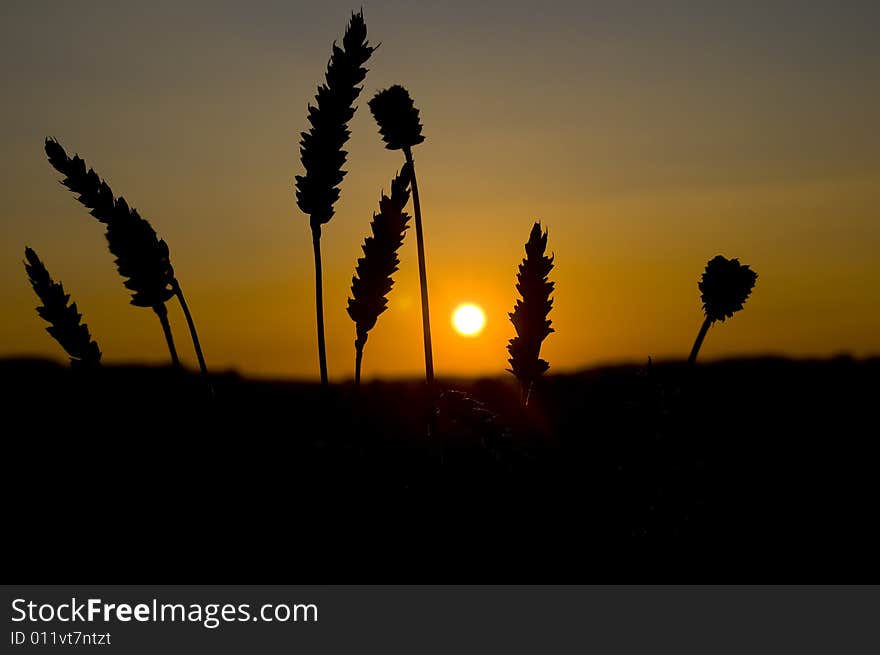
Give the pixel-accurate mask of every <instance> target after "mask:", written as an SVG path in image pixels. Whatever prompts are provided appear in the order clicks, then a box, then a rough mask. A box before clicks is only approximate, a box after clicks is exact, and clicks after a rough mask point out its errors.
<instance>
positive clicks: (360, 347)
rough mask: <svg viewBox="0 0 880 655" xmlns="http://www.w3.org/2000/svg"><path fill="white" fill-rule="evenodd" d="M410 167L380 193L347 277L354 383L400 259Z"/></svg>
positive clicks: (386, 306)
mask: <svg viewBox="0 0 880 655" xmlns="http://www.w3.org/2000/svg"><path fill="white" fill-rule="evenodd" d="M411 177H412V167H411V166H410V165H409V164H404V165H403V168H401V170H400V173H399V174H398V175H397V177H395V178H394V180H392V182H391V195H390V196H386V195H385V194H384V193H383V194H382V197H381V199H380V200H379V213H377V214H373V220H372V222H371V223H370V229H371V231H372V233H373V236H370V237H367V238H366V239H364V245H363V246H362V249H363V251H364V256H363V257H361V258H359V259H358V262H357V267H356V268H355V274H354V276H353V277H352V278H351V298H349V299H348V309H347V311H348V315H349V316H350V317H351V320H353V321H354V322H355V341H354V347H355V367H354V380H355V384H360V382H361V362H362V360H363V356H364V346H365V345H366V343H367V337H368V336H369V332H370V330H371V329H373V327H374V326H375V325H376V321H377V320H378V318H379V314H381V313H382V312H384V311H385V310H386V309H387V308H388V298H387V295H388V293H389V292H390V291H391V287H392V286H394V280H393V278H392V275H393V274H394V273H395V272H396V271H397V266H398V264H399V263H400V260H399V258H398V256H397V251H398V250H399V249H400V246H401V245H402V244H403V237H404V233H405V232H406V230H407V228H408V227H409V226H408V225H407V223H409V216H408V215H407V214H406V213H405V212H404V211H403V209H404V207H406V203H407V202H408V201H409V184H410V179H411Z"/></svg>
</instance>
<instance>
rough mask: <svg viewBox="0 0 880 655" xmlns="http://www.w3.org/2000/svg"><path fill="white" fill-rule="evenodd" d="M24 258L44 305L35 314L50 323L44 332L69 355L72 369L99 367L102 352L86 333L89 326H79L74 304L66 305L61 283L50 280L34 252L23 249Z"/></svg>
mask: <svg viewBox="0 0 880 655" xmlns="http://www.w3.org/2000/svg"><path fill="white" fill-rule="evenodd" d="M24 257H25V262H24V268H25V271H26V272H27V276H28V279H29V280H30V283H31V286H32V287H33V289H34V292H35V293H36V294H37V297H39V299H40V301H41V302H42V303H43V304H42V306H40V307H37V313H38V314H39V315H40V317H42V318H43V320H45V321H46V322H47V323H49V327H47V328H46V332H48V333H49V334H51V335H52V337H54V339H55V340H56V341H57V342H58V343H59V344H61V347H62V348H64V350H65V351H66V352H67V354H68V355H70V365H71V366H73V367H75V368H77V367H83V368H88V367H94V366H99V365H100V363H101V351H100V349H99V348H98V344H97V343H96V342H95V341H93V340H92V336H91V335H90V334H89V326H88V325H86V324H85V323H80V319H82V314H80V313H79V311H78V310H77V308H76V303H72V304H70V305H68V304H67V303H68V301H69V300H70V296H69V295H68V294H66V293H64V287H63V286H62V285H61V282H55V281H54V280H53V279H52V277H51V276H50V275H49V271H48V270H46V267H45V266H44V265H43V262H42V261H40V258H39V257H38V256H37V253H35V252H34V251H33V250H32V249H30V248H28V247H25V249H24Z"/></svg>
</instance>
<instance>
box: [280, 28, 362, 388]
mask: <svg viewBox="0 0 880 655" xmlns="http://www.w3.org/2000/svg"><path fill="white" fill-rule="evenodd" d="M373 50H375V48H372V47H370V46H369V45H368V42H367V26H366V23H365V22H364V15H363V11H360V12H358V13H356V14H352V16H351V20H350V21H349V23H348V27H347V28H346V30H345V36H343V38H342V47H341V48H340V47H339V46H337V45H336V43H335V42H334V44H333V54H332V56H331V57H330V62H329V63H328V64H327V73H326V75H325V84H322V85H320V86H319V87H318V92H317V94H316V95H315V104H314V106H313V105H309V113H308V119H309V123H310V124H311V128H309V131H308V132H303V133H302V135H301V136H302V140H301V141H300V157H301V160H302V165H303V168H304V169H305V174H304V175H297V176H296V203H297V206H298V207H299V208H300V210H301V211H302V212H303V213H305V214H307V215H308V216H309V224H310V226H311V229H312V251H313V253H314V259H315V319H316V323H317V331H318V365H319V368H320V372H321V384H322V385H327V383H328V380H327V347H326V344H325V339H324V290H323V278H322V264H321V226H322V225H324V224H326V223H328V222H329V221H330V219H331V218H333V213H334V209H333V205H334V203H335V202H336V201H337V200H338V199H339V185H340V184H341V182H342V178H343V177H344V176H345V173H346V171H344V170H342V166H343V165H344V164H345V160H346V157H347V155H348V153H347V152H346V151H345V150H343V149H342V147H343V146H344V145H345V143H346V142H347V141H348V138H349V136H350V132H349V130H348V122H349V121H350V120H351V118H352V117H353V116H354V113H355V107H354V102H355V100H357V97H358V95H360V92H361V90H362V87H360V86H358V85H359V84H361V82H363V81H364V78H365V77H366V75H367V69H366V68H364V67H363V66H364V64H365V63H366V62H367V60H368V59H369V58H370V55H371V54H372V53H373Z"/></svg>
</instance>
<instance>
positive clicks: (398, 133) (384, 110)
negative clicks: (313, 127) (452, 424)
mask: <svg viewBox="0 0 880 655" xmlns="http://www.w3.org/2000/svg"><path fill="white" fill-rule="evenodd" d="M370 111H371V112H372V114H373V117H374V118H375V119H376V123H377V124H378V125H379V133H380V134H381V135H382V140H383V141H385V147H386V148H388V149H389V150H403V155H404V158H405V160H406V163H407V164H409V166H410V167H411V169H412V181H411V183H412V196H413V209H414V213H415V219H416V220H415V223H416V248H417V251H418V261H419V285H420V289H421V296H422V335H423V337H424V343H425V379H426V380H427V382H428V386H429V387H432V388H433V386H434V352H433V348H432V346H431V315H430V311H429V307H428V274H427V266H426V264H425V237H424V233H423V230H422V206H421V203H420V202H419V185H418V182H417V181H416V169H415V163H414V161H413V155H412V147H413V146H415V145H418V144H420V143H422V142H423V141H424V140H425V137H424V136H422V124H421V123H420V122H419V110H418V109H416V107H415V105H414V104H413V100H412V98H411V97H410V95H409V91H407V90H406V89H405V88H403V87H402V86H400V85H399V84H395V85H394V86H391V87H389V88H387V89H384V90H383V91H379V92H378V93H376V95H375V96H373V98H372V100H370Z"/></svg>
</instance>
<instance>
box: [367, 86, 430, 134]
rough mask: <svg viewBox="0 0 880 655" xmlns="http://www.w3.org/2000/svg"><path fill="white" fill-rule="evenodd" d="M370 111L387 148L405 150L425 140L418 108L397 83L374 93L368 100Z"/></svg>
mask: <svg viewBox="0 0 880 655" xmlns="http://www.w3.org/2000/svg"><path fill="white" fill-rule="evenodd" d="M370 111H371V112H372V114H373V118H375V119H376V123H378V125H379V134H381V135H382V140H383V141H384V142H385V147H386V148H388V149H389V150H405V149H408V148H412V147H413V146H415V145H418V144H420V143H421V142H422V141H424V140H425V137H423V136H422V124H421V123H420V122H419V110H418V109H416V107H415V105H414V104H413V100H412V98H410V96H409V91H407V90H406V89H405V88H403V87H402V86H400V85H399V84H395V85H393V86H391V87H388V88H387V89H385V90H383V91H379V92H378V93H376V95H374V96H373V99H372V100H370Z"/></svg>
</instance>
